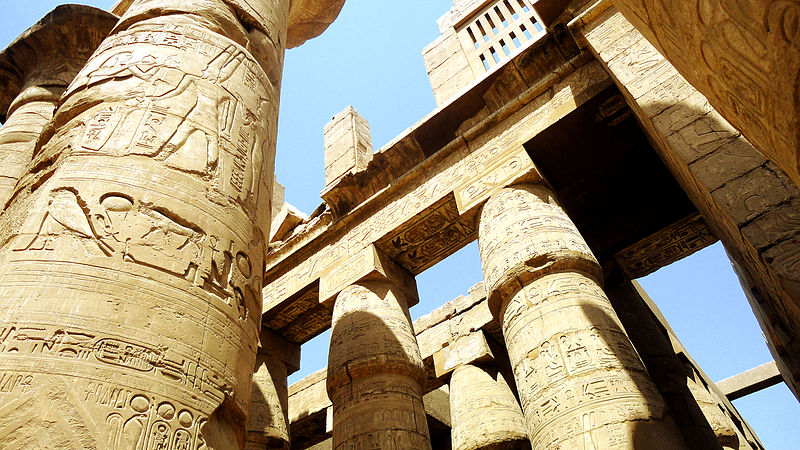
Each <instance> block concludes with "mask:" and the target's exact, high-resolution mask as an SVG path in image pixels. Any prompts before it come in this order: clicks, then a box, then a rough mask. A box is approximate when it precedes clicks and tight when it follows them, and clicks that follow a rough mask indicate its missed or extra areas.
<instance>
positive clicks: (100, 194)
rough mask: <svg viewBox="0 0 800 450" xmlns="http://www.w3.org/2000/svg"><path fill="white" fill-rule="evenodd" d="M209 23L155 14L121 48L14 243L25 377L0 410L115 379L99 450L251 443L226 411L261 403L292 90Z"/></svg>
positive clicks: (17, 328)
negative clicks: (273, 227)
mask: <svg viewBox="0 0 800 450" xmlns="http://www.w3.org/2000/svg"><path fill="white" fill-rule="evenodd" d="M198 23H200V21H196V22H193V21H191V20H190V19H187V18H186V17H184V16H180V15H174V16H169V17H164V18H150V19H147V20H146V21H144V22H140V23H136V24H133V25H130V28H128V29H127V30H124V29H123V30H121V31H117V32H116V33H115V34H114V35H112V36H111V37H109V38H108V39H107V40H106V41H104V43H103V44H102V45H101V46H100V48H99V49H98V51H97V52H96V53H95V54H94V56H93V57H92V58H91V60H90V61H89V63H88V64H87V65H86V67H84V68H83V70H82V71H81V72H80V73H79V75H78V76H77V78H76V79H75V81H74V83H73V84H72V85H71V86H70V88H69V89H68V90H67V92H66V94H65V96H64V101H63V103H62V105H61V107H60V108H59V110H58V111H57V112H56V117H55V119H54V123H57V124H59V125H58V126H57V127H56V129H55V130H54V131H53V135H52V136H51V137H49V139H48V140H47V142H46V144H45V145H44V147H43V148H42V150H41V154H40V156H38V157H41V158H45V157H47V158H50V160H51V161H55V162H54V163H53V167H52V170H51V173H50V176H49V178H45V179H43V180H41V182H40V184H39V185H37V186H35V187H34V188H33V189H31V192H32V193H31V196H30V198H29V199H28V200H27V201H28V202H29V203H28V205H29V207H28V208H27V209H26V210H25V211H24V213H23V215H22V217H20V220H19V222H20V223H21V226H20V231H19V233H17V234H16V235H14V236H12V237H11V239H10V240H9V241H8V243H7V245H5V246H4V247H2V248H0V261H2V264H0V330H1V331H2V333H3V334H2V335H0V337H2V344H0V345H2V349H0V373H12V372H13V373H17V374H19V375H21V376H23V378H22V379H21V380H22V381H21V382H16V381H15V382H14V383H13V385H14V386H15V388H14V389H10V392H8V393H3V392H0V405H6V404H12V403H14V402H17V401H21V398H22V396H23V395H25V396H28V397H31V398H33V400H31V401H32V402H34V403H35V402H46V401H47V396H48V395H50V394H49V393H48V392H49V391H47V388H46V386H49V385H52V383H55V382H56V380H64V381H65V382H66V383H68V384H69V385H70V386H73V385H74V386H78V385H80V384H82V383H83V384H87V383H88V384H90V385H94V386H97V385H99V384H102V385H103V386H104V389H106V388H108V389H110V391H108V390H106V391H103V393H102V394H98V395H99V397H98V396H97V395H94V394H92V395H88V394H87V396H86V398H87V400H86V401H85V403H87V402H88V403H91V404H90V405H89V404H88V403H87V404H86V405H81V406H80V408H79V409H81V411H82V412H81V411H79V413H80V414H77V413H76V414H77V415H76V416H75V417H74V418H71V419H70V422H71V423H80V424H81V426H82V427H83V428H85V429H86V430H87V431H86V433H88V434H90V435H92V439H94V441H95V442H102V443H101V444H97V445H96V448H120V449H123V448H124V449H129V448H136V449H146V450H156V449H169V450H174V449H184V448H186V449H189V448H191V449H192V450H195V449H198V448H203V447H204V446H205V444H204V443H202V440H203V439H204V438H203V436H202V435H205V436H206V437H209V436H212V437H215V439H218V440H224V441H226V442H234V441H235V436H236V435H237V433H238V432H239V431H243V426H244V425H243V424H239V423H232V422H230V421H228V420H227V419H225V417H227V416H226V415H227V414H232V415H237V414H239V415H242V416H244V415H245V414H246V411H247V409H248V404H249V402H250V383H251V375H252V367H253V364H254V361H255V357H256V348H257V345H258V332H259V326H260V312H261V289H262V274H263V270H264V253H265V247H264V236H265V235H267V234H268V231H269V230H268V226H269V224H268V218H269V215H270V204H269V203H270V198H271V196H270V186H271V184H272V171H273V164H274V144H275V126H276V122H277V102H278V86H277V85H276V84H277V82H276V84H273V82H272V81H271V80H270V78H269V77H268V76H267V75H266V73H265V72H264V70H263V69H262V68H261V66H259V64H258V63H257V62H256V61H255V60H254V58H253V57H252V56H251V55H250V54H249V53H248V51H247V50H246V49H244V48H243V47H241V46H240V45H238V44H237V43H235V42H233V41H232V40H230V39H227V38H226V37H225V36H223V35H222V34H217V33H213V32H210V31H209V30H206V29H204V28H202V27H200V26H198V25H197V24H198ZM278 47H279V48H280V46H278ZM281 51H282V50H281ZM278 78H279V77H278ZM28 377H30V378H28ZM15 379H16V378H15ZM28 379H30V383H27V381H25V380H28ZM23 386H24V391H25V393H24V394H23V392H22V390H23ZM87 389H89V388H88V387H87ZM70 390H74V388H73V387H71V388H70ZM127 392H130V394H128V393H127ZM26 398H27V397H26ZM96 398H100V399H102V401H96V400H94V399H96ZM68 403H74V402H73V401H72V400H70V401H69V402H68ZM123 405H124V407H123ZM120 408H122V409H124V412H123V411H121V410H120V411H118V410H119V409H120ZM225 409H231V411H229V412H226V411H221V412H220V411H219V410H225ZM237 410H238V412H237ZM25 411H27V409H25V408H23V409H15V410H14V412H9V415H8V416H7V419H8V420H9V421H15V420H22V418H24V417H27V416H25V414H27V412H25ZM184 412H185V413H184ZM115 413H118V414H119V415H118V416H113V417H112V415H113V414H115ZM199 420H208V425H207V426H206V427H203V426H202V424H201V423H200V422H199ZM1 426H2V424H0V427H1ZM205 428H208V430H205ZM20 429H21V430H22V432H24V433H26V434H27V435H33V434H36V429H37V428H36V426H34V425H32V424H31V425H25V426H23V427H22V428H20ZM9 430H11V428H9ZM9 433H12V434H13V433H16V432H15V431H9ZM187 433H188V434H187ZM12 434H4V431H2V429H0V447H4V448H5V447H7V446H8V447H9V448H13V446H10V445H9V442H13V438H12V437H11V436H12ZM87 436H88V435H87ZM220 436H222V437H220ZM87 439H89V438H88V437H87ZM48 445H49V444H48ZM48 445H44V447H48ZM50 447H52V446H50ZM55 447H56V448H62V447H63V446H62V447H59V446H58V445H56V446H55ZM67 447H69V445H67ZM78 447H87V445H79V446H78Z"/></svg>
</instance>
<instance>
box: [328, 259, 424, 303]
mask: <svg viewBox="0 0 800 450" xmlns="http://www.w3.org/2000/svg"><path fill="white" fill-rule="evenodd" d="M375 280H387V281H392V282H395V283H396V284H397V286H398V287H399V288H400V289H401V290H402V291H403V293H404V294H405V295H406V297H407V300H408V306H409V307H411V306H413V305H416V304H417V303H418V302H419V294H418V293H417V282H416V280H415V279H414V277H413V275H411V274H410V273H408V272H407V271H406V270H405V269H403V268H402V267H400V266H398V265H397V264H395V263H394V262H393V261H392V260H391V259H389V258H388V257H387V256H386V255H385V254H384V253H383V252H381V251H380V250H378V248H377V247H375V246H374V245H369V246H367V247H366V248H364V249H363V250H362V251H361V252H359V253H357V254H355V255H354V256H352V257H350V258H349V259H347V260H345V261H340V262H339V263H334V264H332V265H331V266H330V267H329V268H327V269H325V271H324V272H323V273H322V274H321V275H320V288H319V299H320V302H321V303H330V302H332V301H333V300H334V298H335V297H336V295H338V294H339V292H341V290H342V289H344V288H346V287H347V286H350V285H351V284H353V283H356V282H359V281H375Z"/></svg>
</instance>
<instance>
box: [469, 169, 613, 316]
mask: <svg viewBox="0 0 800 450" xmlns="http://www.w3.org/2000/svg"><path fill="white" fill-rule="evenodd" d="M479 220H480V223H479V227H478V228H479V246H480V253H481V264H482V265H483V273H484V279H485V282H486V293H487V295H488V299H489V307H490V308H491V310H492V313H493V314H495V316H496V317H499V315H498V314H499V312H500V308H501V306H502V303H503V302H504V301H509V300H510V299H511V298H512V297H514V295H516V293H517V292H519V290H521V289H522V288H523V287H524V286H527V285H528V284H530V283H531V282H533V281H535V280H537V279H539V278H542V277H544V276H546V275H548V274H552V273H557V272H581V273H584V274H586V275H587V276H588V277H589V278H591V279H593V280H594V281H596V282H597V283H598V284H602V280H603V274H602V269H601V268H600V264H599V263H598V262H597V259H596V258H595V257H594V255H593V254H592V250H591V249H590V248H589V246H588V245H587V244H586V242H585V241H584V240H583V237H582V236H581V234H580V232H579V231H578V229H577V227H576V226H575V224H574V223H573V222H572V221H571V220H569V217H568V216H567V214H566V213H565V212H564V210H563V209H562V208H561V206H560V205H559V204H558V200H557V199H556V197H555V194H554V193H553V192H552V191H550V189H548V188H547V187H545V186H542V185H535V184H517V185H514V186H510V187H505V188H502V189H500V190H498V191H497V192H495V193H494V194H493V195H492V197H491V198H490V199H489V201H488V202H487V203H486V204H485V205H484V206H483V209H482V210H481V213H480V218H479ZM534 234H535V235H536V236H537V237H538V238H537V239H536V240H533V239H530V236H532V235H534Z"/></svg>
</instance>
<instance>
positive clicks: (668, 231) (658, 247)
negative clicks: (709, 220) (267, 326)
mask: <svg viewBox="0 0 800 450" xmlns="http://www.w3.org/2000/svg"><path fill="white" fill-rule="evenodd" d="M718 240H719V239H717V237H716V236H715V235H714V233H713V232H712V231H711V230H710V229H709V228H708V225H707V224H706V221H705V219H703V217H702V216H701V215H700V214H697V213H695V214H692V215H691V216H689V217H686V218H684V219H682V220H680V221H678V222H676V223H674V224H672V225H669V226H668V227H666V228H664V229H662V230H659V231H658V232H656V233H654V234H652V235H650V236H648V237H647V238H645V239H643V240H641V241H639V242H637V243H636V244H633V245H631V246H630V247H627V248H625V249H624V250H622V251H621V252H619V253H617V254H616V255H614V259H615V260H616V261H617V263H618V264H619V265H620V267H621V268H622V270H623V271H624V272H625V275H627V276H628V277H629V278H630V279H636V278H641V277H644V276H646V275H649V274H651V273H653V272H655V271H656V270H658V269H660V268H662V267H666V266H668V265H670V264H672V263H674V262H675V261H678V260H681V259H683V258H685V257H687V256H689V255H691V254H693V253H695V252H698V251H700V250H702V249H704V248H706V247H708V246H710V245H712V244H714V243H716V242H717V241H718Z"/></svg>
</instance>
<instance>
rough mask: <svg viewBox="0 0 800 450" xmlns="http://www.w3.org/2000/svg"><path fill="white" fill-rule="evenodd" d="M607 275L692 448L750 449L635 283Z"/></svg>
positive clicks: (635, 339) (643, 355)
mask: <svg viewBox="0 0 800 450" xmlns="http://www.w3.org/2000/svg"><path fill="white" fill-rule="evenodd" d="M618 278H619V277H618V276H613V275H612V276H609V277H608V278H607V279H606V280H607V281H606V282H607V284H611V285H610V286H608V287H607V288H606V292H607V293H608V296H609V298H610V300H611V303H612V305H613V306H614V309H615V310H616V311H617V312H618V313H619V317H620V320H621V321H622V324H623V325H624V326H625V330H626V331H627V332H628V334H629V336H630V339H631V341H632V342H633V344H634V346H635V347H636V350H637V351H638V353H639V355H640V356H641V358H642V361H643V362H644V365H645V367H646V368H647V370H648V372H649V373H650V374H651V376H652V379H653V381H654V382H655V384H656V386H657V388H658V390H659V392H660V393H661V395H662V397H663V398H664V401H665V402H666V404H667V406H668V407H669V409H670V411H671V413H672V414H671V415H672V417H673V418H674V419H675V422H676V424H677V425H678V428H679V429H680V431H681V434H682V435H683V437H684V440H685V441H686V444H687V446H688V447H689V448H691V449H698V450H700V449H703V450H706V449H714V448H717V449H719V448H726V449H729V448H734V449H739V448H741V449H749V448H750V445H749V444H748V443H747V440H746V439H745V438H744V436H741V434H740V433H739V432H738V429H737V427H736V426H735V425H734V423H733V421H732V420H731V419H730V418H729V417H728V416H727V415H726V414H725V413H723V411H722V409H720V407H719V405H718V404H717V402H716V401H715V400H714V399H713V397H712V394H711V393H710V392H709V391H708V389H707V388H706V387H705V386H704V384H703V381H702V380H701V379H700V377H699V375H698V374H697V373H695V371H694V369H693V368H692V366H691V365H690V364H688V363H686V362H684V361H682V360H681V358H680V357H679V356H678V355H677V354H675V350H674V348H673V344H672V343H671V342H670V339H669V337H668V332H667V331H666V330H664V329H663V328H662V327H661V326H659V324H658V323H657V321H656V319H655V316H654V314H653V312H651V310H650V308H648V305H647V303H646V302H645V300H644V299H643V298H642V296H641V295H640V294H639V292H637V290H636V288H635V287H634V286H633V284H632V283H631V282H630V281H628V280H625V279H618Z"/></svg>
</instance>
